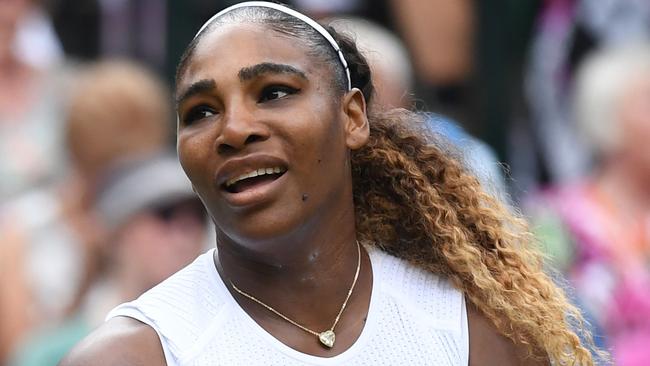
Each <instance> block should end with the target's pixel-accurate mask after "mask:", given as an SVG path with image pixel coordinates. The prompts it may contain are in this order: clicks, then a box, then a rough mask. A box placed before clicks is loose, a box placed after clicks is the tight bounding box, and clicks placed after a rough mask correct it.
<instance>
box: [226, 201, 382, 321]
mask: <svg viewBox="0 0 650 366" xmlns="http://www.w3.org/2000/svg"><path fill="white" fill-rule="evenodd" d="M324 221H325V222H324ZM316 227H317V228H316V229H314V230H301V234H299V235H294V236H293V237H286V238H282V239H281V240H280V241H279V242H278V243H273V245H272V248H274V249H276V248H283V250H280V249H278V250H274V254H272V255H271V254H268V252H265V253H256V252H254V251H252V250H250V249H248V248H250V247H251V246H250V245H247V246H243V245H240V244H238V243H235V242H234V241H232V240H229V239H228V238H226V237H224V235H223V234H222V233H218V234H217V236H218V258H217V259H216V265H217V268H218V269H219V272H220V274H221V276H222V278H223V279H224V282H225V283H226V284H227V285H229V284H230V282H232V283H233V284H235V285H236V286H237V287H238V288H239V289H241V290H243V291H244V292H246V293H248V294H250V295H252V296H254V297H256V298H257V299H259V300H261V301H262V302H264V303H266V304H267V305H269V306H271V307H273V308H275V309H276V310H278V311H280V312H281V313H283V314H284V315H286V316H288V317H289V318H292V319H294V320H296V321H298V322H300V323H302V324H304V325H305V326H307V327H313V328H312V329H328V328H329V327H330V326H331V323H332V321H333V320H334V318H335V316H336V314H337V313H338V311H339V310H340V308H341V305H342V303H343V300H344V299H345V296H346V295H347V293H348V291H349V289H350V286H351V284H352V280H353V278H354V274H355V272H356V269H357V261H358V256H359V254H358V252H357V245H356V232H355V227H354V209H353V207H351V208H350V210H345V211H344V212H343V213H340V212H339V215H337V216H333V218H332V219H330V220H319V225H316ZM265 246H268V245H265ZM361 253H362V255H363V256H364V257H365V252H363V250H362V252H361ZM362 262H363V261H362ZM369 269H370V268H369V266H368V265H366V266H364V265H363V264H362V265H361V273H364V272H366V273H367V272H368V271H369ZM357 286H359V285H357ZM229 287H230V286H229ZM355 291H357V290H356V289H355ZM231 292H232V289H231ZM280 294H281V296H280ZM235 298H238V296H237V295H235ZM240 304H242V306H243V307H244V308H245V310H246V311H248V312H249V313H251V314H252V315H253V317H255V316H256V315H257V316H260V317H265V318H268V317H271V318H274V317H275V315H274V314H272V313H270V312H269V311H267V310H266V309H264V308H262V307H261V306H259V305H258V304H253V303H250V302H246V301H240Z"/></svg>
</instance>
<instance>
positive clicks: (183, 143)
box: [177, 134, 211, 193]
mask: <svg viewBox="0 0 650 366" xmlns="http://www.w3.org/2000/svg"><path fill="white" fill-rule="evenodd" d="M206 144H207V141H205V139H204V138H202V137H201V136H200V135H193V136H183V135H181V134H179V137H178V142H177V151H178V159H179V161H180V164H181V167H182V168H183V170H184V171H185V174H186V175H187V177H188V178H189V180H190V182H192V185H193V186H194V187H195V188H196V189H197V190H198V191H199V192H197V193H201V191H203V190H204V187H205V186H206V184H209V183H210V182H211V179H210V174H209V172H210V166H207V165H206V164H209V163H208V160H206V156H207V155H208V154H209V152H208V151H209V144H208V146H206Z"/></svg>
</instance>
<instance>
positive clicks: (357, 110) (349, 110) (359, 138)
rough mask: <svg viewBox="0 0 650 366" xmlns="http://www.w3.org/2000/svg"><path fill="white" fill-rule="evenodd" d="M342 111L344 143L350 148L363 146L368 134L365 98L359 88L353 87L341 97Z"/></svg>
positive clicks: (354, 148)
mask: <svg viewBox="0 0 650 366" xmlns="http://www.w3.org/2000/svg"><path fill="white" fill-rule="evenodd" d="M342 112H343V114H344V120H343V126H344V128H345V134H346V137H345V143H346V145H347V146H348V148H349V149H350V150H356V149H359V148H361V147H363V146H364V145H365V144H366V142H368V138H369V136H370V126H369V124H368V115H367V114H366V98H365V97H364V96H363V93H362V92H361V90H359V89H357V88H353V89H352V90H350V91H349V92H347V94H346V95H345V96H344V97H343V104H342Z"/></svg>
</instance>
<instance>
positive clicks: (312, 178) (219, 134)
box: [177, 24, 367, 242]
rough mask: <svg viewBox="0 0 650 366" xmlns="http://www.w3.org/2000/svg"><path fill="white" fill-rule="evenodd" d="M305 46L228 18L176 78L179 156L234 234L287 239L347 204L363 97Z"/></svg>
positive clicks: (360, 137)
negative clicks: (345, 88)
mask: <svg viewBox="0 0 650 366" xmlns="http://www.w3.org/2000/svg"><path fill="white" fill-rule="evenodd" d="M307 51H308V50H307V49H306V48H305V46H303V45H302V43H301V42H300V41H298V40H296V39H294V38H289V37H286V36H283V35H280V34H278V33H276V32H274V31H270V30H268V29H267V28H265V27H264V26H262V25H249V24H234V25H225V26H221V27H220V28H217V29H216V30H214V31H211V33H209V34H206V35H205V36H204V37H203V38H202V40H201V41H200V43H199V45H198V46H197V48H196V49H195V52H194V54H193V56H192V58H191V60H189V63H188V65H187V68H186V71H185V72H184V74H183V75H181V76H180V78H179V81H178V84H177V97H178V115H179V126H178V152H179V157H180V161H181V165H182V166H183V169H184V170H185V172H186V173H187V175H188V177H189V178H190V180H191V181H192V184H193V185H194V188H195V190H196V192H197V193H198V194H199V196H200V197H201V199H202V200H203V202H204V204H205V205H206V207H207V209H208V211H209V212H210V214H211V216H212V217H213V219H214V221H215V223H216V225H217V228H218V231H220V232H221V233H222V234H224V235H226V236H228V237H229V238H231V239H234V240H237V241H239V242H250V241H264V240H267V239H277V238H282V237H284V236H287V235H291V234H292V233H295V232H296V231H299V230H301V229H304V228H305V227H306V225H309V224H310V223H313V222H317V221H318V217H319V216H320V215H324V214H325V213H327V212H329V211H332V210H336V209H337V207H339V206H340V205H342V204H346V203H347V204H351V199H352V193H351V190H352V180H351V176H350V167H349V149H350V148H358V147H360V146H361V145H362V144H364V143H365V141H366V139H367V121H366V119H365V105H364V104H363V103H364V102H363V97H362V96H360V93H359V92H352V93H348V94H346V95H344V96H340V95H339V93H336V92H335V89H334V88H333V85H335V81H334V80H333V75H332V72H331V70H330V69H329V68H328V66H327V65H326V63H325V62H320V61H319V60H315V59H314V58H313V57H311V56H307V55H306V54H307ZM353 94H358V95H356V96H355V97H350V95H353ZM361 124H365V129H364V128H357V127H358V125H361ZM355 126H356V127H355ZM364 131H365V132H364ZM255 175H257V176H255Z"/></svg>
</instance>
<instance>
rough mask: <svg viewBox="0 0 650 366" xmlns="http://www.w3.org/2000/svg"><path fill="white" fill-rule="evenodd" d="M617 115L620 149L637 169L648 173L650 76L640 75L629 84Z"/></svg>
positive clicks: (649, 155)
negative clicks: (619, 130)
mask: <svg viewBox="0 0 650 366" xmlns="http://www.w3.org/2000/svg"><path fill="white" fill-rule="evenodd" d="M619 113H620V114H619V126H620V129H621V138H622V140H621V141H622V147H621V148H622V149H623V150H624V153H626V155H627V156H628V157H629V158H630V159H631V161H632V162H633V163H635V164H636V165H637V168H638V169H643V170H644V171H650V144H648V141H650V74H641V75H639V77H637V78H635V79H634V80H633V82H631V83H630V84H629V86H628V88H627V89H626V91H625V92H624V94H623V97H622V98H621V103H620V109H619Z"/></svg>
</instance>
